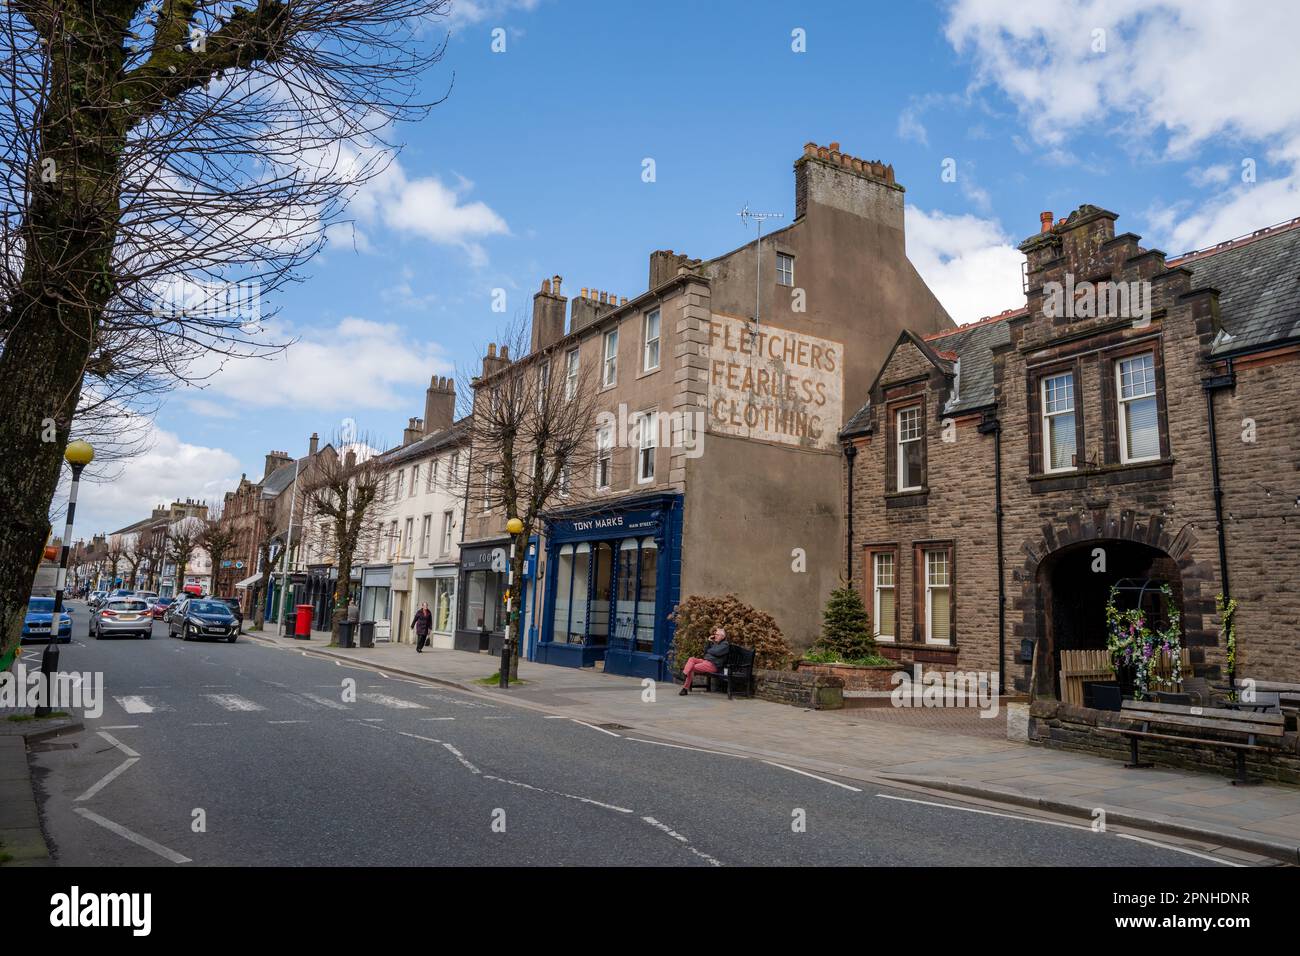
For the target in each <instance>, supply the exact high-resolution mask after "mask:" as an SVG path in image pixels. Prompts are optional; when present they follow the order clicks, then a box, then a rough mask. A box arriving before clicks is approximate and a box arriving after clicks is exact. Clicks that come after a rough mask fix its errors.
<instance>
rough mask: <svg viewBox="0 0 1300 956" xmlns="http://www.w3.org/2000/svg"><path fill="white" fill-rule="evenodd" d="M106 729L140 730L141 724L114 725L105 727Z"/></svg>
mask: <svg viewBox="0 0 1300 956" xmlns="http://www.w3.org/2000/svg"><path fill="white" fill-rule="evenodd" d="M104 729H105V730H139V729H140V725H139V724H113V725H112V726H109V727H105V728H104Z"/></svg>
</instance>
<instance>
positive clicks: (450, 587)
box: [429, 578, 456, 634]
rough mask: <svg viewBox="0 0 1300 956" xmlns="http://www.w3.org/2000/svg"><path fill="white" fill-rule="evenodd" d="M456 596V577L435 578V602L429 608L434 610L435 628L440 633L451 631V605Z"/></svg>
mask: <svg viewBox="0 0 1300 956" xmlns="http://www.w3.org/2000/svg"><path fill="white" fill-rule="evenodd" d="M455 596H456V579H455V578H434V580H433V602H432V606H431V607H430V608H429V609H430V610H431V611H433V629H434V630H435V631H437V632H438V633H439V634H450V633H451V606H452V601H453V599H454V598H455Z"/></svg>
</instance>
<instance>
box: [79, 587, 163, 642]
mask: <svg viewBox="0 0 1300 956" xmlns="http://www.w3.org/2000/svg"><path fill="white" fill-rule="evenodd" d="M90 630H91V633H92V634H94V635H95V640H99V639H100V638H102V637H103V636H104V635H105V634H107V635H108V636H109V637H115V636H120V635H127V636H130V637H143V638H145V639H146V640H148V639H149V638H151V637H153V616H152V615H151V614H150V613H149V604H148V602H147V601H144V600H142V599H140V598H135V597H124V598H112V599H110V600H108V601H105V602H104V605H103V607H101V608H99V609H98V610H97V611H95V614H94V616H93V617H91V619H90Z"/></svg>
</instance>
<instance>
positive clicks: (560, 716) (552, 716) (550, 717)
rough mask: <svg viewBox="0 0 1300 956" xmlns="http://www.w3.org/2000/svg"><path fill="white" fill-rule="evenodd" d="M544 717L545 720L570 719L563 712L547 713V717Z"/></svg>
mask: <svg viewBox="0 0 1300 956" xmlns="http://www.w3.org/2000/svg"><path fill="white" fill-rule="evenodd" d="M543 719H545V720H568V719H569V718H568V717H565V716H564V715H563V714H547V715H546V716H545V718H543Z"/></svg>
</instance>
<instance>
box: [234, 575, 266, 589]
mask: <svg viewBox="0 0 1300 956" xmlns="http://www.w3.org/2000/svg"><path fill="white" fill-rule="evenodd" d="M260 580H262V572H261V571H258V572H257V573H256V574H254V575H253V576H252V577H251V578H244V580H242V581H237V582H236V583H235V587H236V588H237V589H238V590H240V591H242V590H245V589H246V588H247V587H248V586H249V585H251V584H256V583H257V582H258V581H260Z"/></svg>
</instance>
